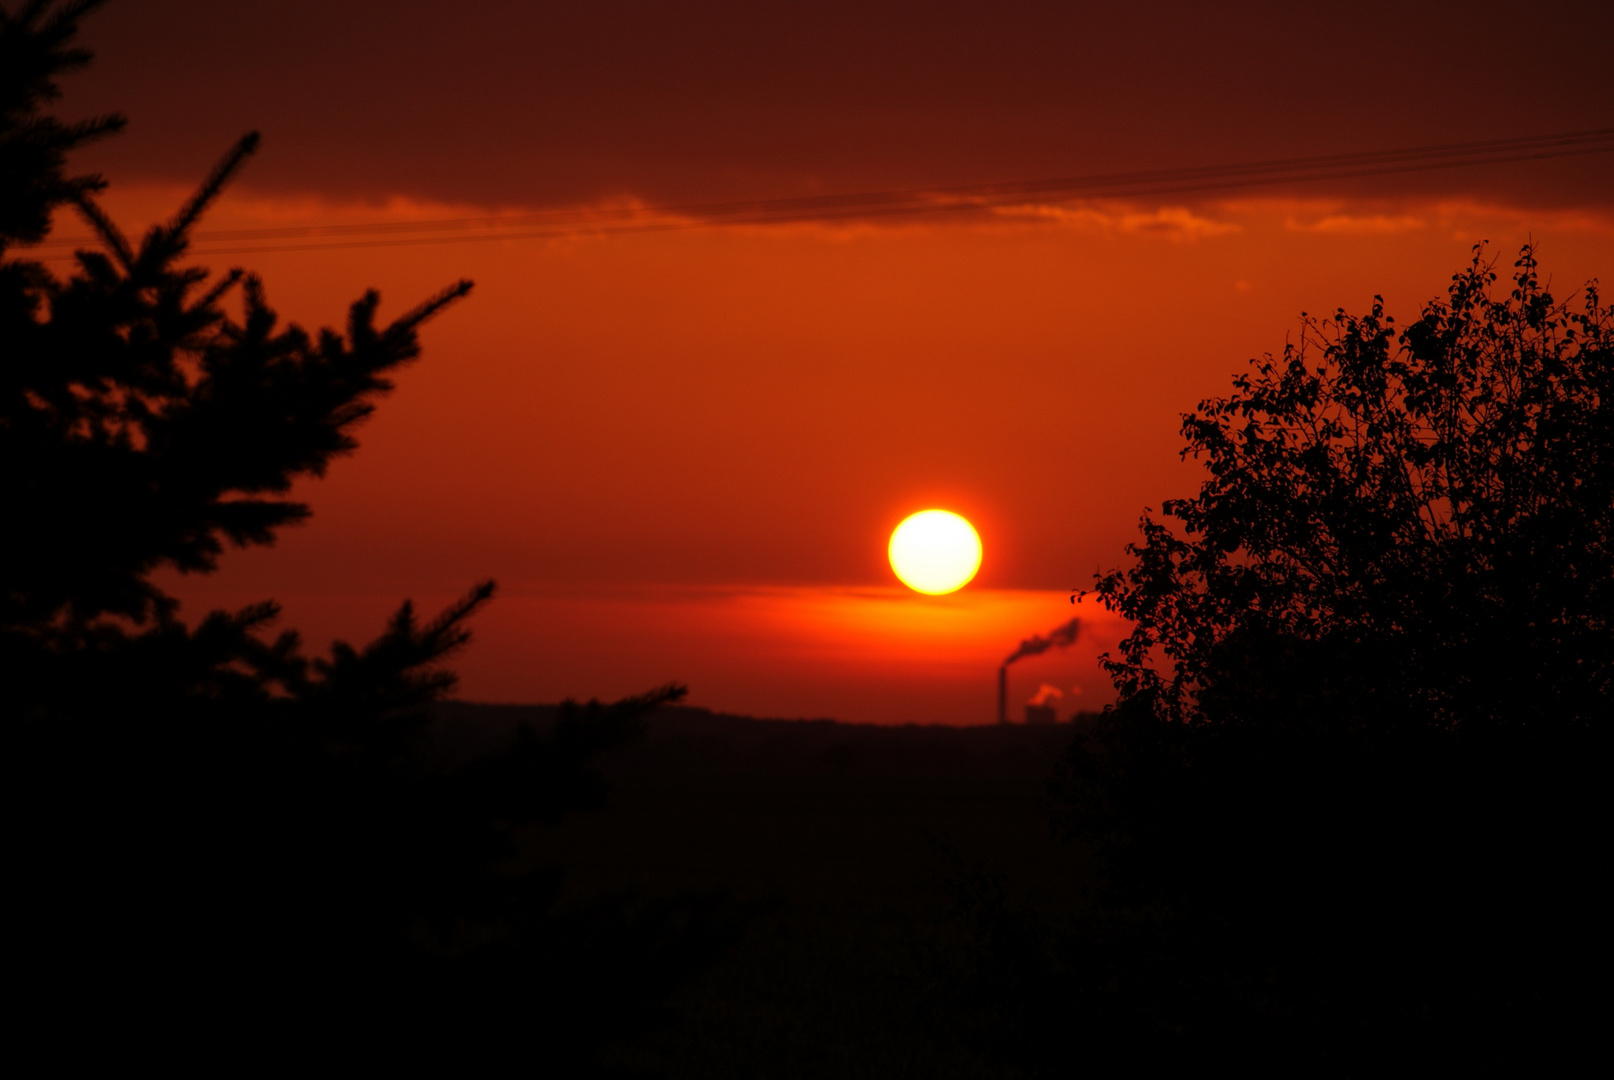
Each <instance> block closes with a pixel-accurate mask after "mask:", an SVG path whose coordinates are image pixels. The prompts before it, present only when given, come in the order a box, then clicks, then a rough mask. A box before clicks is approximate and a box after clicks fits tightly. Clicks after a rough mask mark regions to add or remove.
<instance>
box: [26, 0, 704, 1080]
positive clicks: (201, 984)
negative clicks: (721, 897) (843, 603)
mask: <svg viewBox="0 0 1614 1080" xmlns="http://www.w3.org/2000/svg"><path fill="white" fill-rule="evenodd" d="M95 6H96V4H95V2H94V0H79V2H76V3H67V4H60V5H55V4H52V3H50V2H48V0H34V2H31V3H27V4H25V5H24V6H22V7H21V8H20V9H19V10H17V11H16V12H15V13H7V12H4V11H0V462H3V463H4V465H3V468H0V507H3V511H4V515H5V521H6V524H5V527H4V528H3V529H0V693H3V695H4V701H3V702H0V705H3V708H4V711H5V715H6V737H7V740H8V743H9V750H8V753H7V756H6V757H7V764H8V766H9V767H8V770H7V773H8V777H7V787H8V790H9V792H10V793H11V794H12V796H13V800H14V802H13V812H12V815H11V825H12V833H13V836H12V842H11V844H10V852H11V859H10V864H9V868H8V869H9V872H10V876H11V881H12V887H11V889H10V890H8V892H9V895H10V899H11V902H12V904H13V905H15V906H14V908H13V915H12V919H11V920H10V922H9V923H8V927H9V937H10V943H9V944H10V949H9V953H10V956H11V960H10V965H11V970H12V971H13V974H14V976H15V977H16V980H17V985H27V986H29V987H30V989H29V990H28V991H27V993H28V995H29V999H30V1006H29V1012H28V1019H29V1023H30V1025H31V1026H33V1027H34V1030H35V1031H36V1032H56V1033H57V1036H58V1037H63V1038H67V1039H69V1040H70V1041H69V1044H68V1045H69V1051H70V1052H71V1050H72V1049H73V1048H75V1047H76V1048H82V1049H92V1048H94V1046H95V1044H96V1039H97V1038H98V1037H104V1038H110V1039H113V1040H126V1039H129V1038H136V1037H137V1038H139V1039H144V1040H148V1041H153V1042H156V1043H159V1044H167V1045H168V1047H169V1049H170V1050H171V1051H173V1052H181V1051H182V1050H183V1049H185V1048H189V1049H192V1050H196V1049H200V1048H201V1044H200V1042H199V1040H200V1039H202V1037H203V1036H202V1035H201V1033H200V1032H201V1030H203V1029H205V1030H206V1031H207V1032H211V1033H214V1034H217V1033H223V1032H234V1033H236V1034H238V1035H241V1036H242V1037H243V1038H245V1037H247V1035H248V1034H250V1035H251V1036H252V1037H253V1038H254V1039H256V1040H258V1041H259V1043H260V1044H263V1045H269V1044H271V1043H272V1044H273V1046H275V1047H278V1048H279V1049H282V1050H288V1051H289V1050H290V1049H291V1048H293V1047H296V1046H299V1045H304V1044H305V1042H306V1040H307V1039H308V1038H309V1037H310V1036H311V1035H312V1034H313V1033H315V1032H321V1033H323V1034H325V1035H331V1034H333V1033H339V1034H342V1035H343V1036H344V1037H346V1038H348V1039H349V1040H353V1039H360V1040H363V1039H372V1040H374V1046H375V1047H377V1048H381V1047H390V1048H391V1049H392V1050H393V1051H396V1052H400V1053H409V1054H412V1055H413V1054H419V1053H422V1052H425V1051H429V1050H432V1049H439V1050H441V1049H445V1048H453V1051H454V1053H455V1054H456V1056H457V1059H458V1060H461V1061H464V1060H465V1059H466V1055H467V1054H475V1053H477V1052H482V1051H486V1050H487V1049H488V1048H490V1047H492V1046H497V1045H501V1044H504V1045H506V1046H507V1044H509V1043H510V1042H512V1041H520V1042H522V1043H524V1044H525V1045H528V1046H530V1047H532V1048H533V1050H532V1052H533V1054H534V1055H535V1056H537V1057H540V1058H542V1059H543V1060H544V1061H545V1062H546V1063H547V1064H549V1065H550V1066H552V1067H554V1068H556V1069H558V1070H560V1071H561V1072H565V1073H568V1074H572V1073H579V1072H581V1071H582V1070H584V1069H586V1068H587V1067H588V1066H589V1061H590V1054H591V1052H592V1050H593V1048H594V1047H595V1046H596V1045H597V1044H598V1043H599V1042H600V1041H601V1040H602V1039H604V1038H606V1037H609V1036H612V1035H614V1034H618V1033H620V1032H621V1031H623V1030H625V1027H626V1026H631V1023H632V1022H633V1021H634V1020H635V1018H638V1017H642V1016H643V1015H644V1014H646V1011H647V1010H648V1009H649V1008H651V1007H652V1006H653V1005H654V1003H655V1002H656V1001H657V1000H658V999H659V997H660V996H661V995H663V994H664V993H665V991H666V990H667V988H668V986H669V985H670V984H671V980H672V979H674V978H675V977H676V976H677V975H678V974H679V973H681V972H683V971H685V970H688V968H689V967H690V965H691V964H692V963H694V962H696V961H698V960H699V959H700V958H701V956H702V955H703V950H704V949H705V947H706V945H708V944H710V943H711V942H712V941H713V940H715V939H716V937H717V936H718V934H719V933H720V931H721V926H720V922H721V920H720V919H717V918H716V916H715V915H714V912H715V910H716V909H713V908H711V907H710V906H706V907H701V906H700V905H695V906H693V907H691V906H690V905H688V904H686V905H683V907H682V908H680V907H679V905H677V904H674V905H671V906H670V907H669V906H668V905H665V904H664V905H662V906H661V907H660V908H657V909H655V910H650V909H642V910H640V909H631V908H599V909H595V910H594V911H592V912H591V913H588V914H587V915H586V917H585V916H568V917H565V918H562V917H560V916H557V915H555V914H554V913H553V907H554V901H555V897H556V879H555V877H554V875H552V874H546V873H543V872H538V871H532V870H531V869H530V868H529V869H522V868H521V867H520V866H519V865H516V864H513V863H512V861H511V860H512V857H513V856H515V855H516V854H517V853H518V851H517V847H516V845H515V843H514V841H513V836H514V835H515V830H517V829H519V828H520V827H521V826H523V825H524V824H527V823H535V822H538V823H541V822H546V821H553V820H555V819H556V818H558V817H559V816H560V815H561V814H563V813H565V812H567V811H569V810H572V809H577V808H581V807H586V806H589V805H592V804H595V803H597V802H598V799H599V797H600V788H599V783H598V781H597V779H595V778H594V777H593V776H592V774H591V773H590V772H589V771H588V763H589V761H590V759H591V758H593V757H594V755H596V754H597V753H598V752H599V751H600V750H602V749H604V748H606V747H609V746H611V745H613V744H615V743H618V742H620V741H622V740H623V739H624V738H627V737H628V736H630V735H631V734H633V732H634V731H635V729H636V726H637V725H638V723H639V718H640V717H641V716H642V715H643V714H644V713H645V712H646V711H647V710H649V709H651V708H653V707H655V706H656V705H658V704H660V703H662V702H666V701H671V700H675V699H676V698H678V697H679V696H680V695H681V693H682V689H681V688H679V687H676V686H670V687H667V688H664V689H661V690H658V691H655V692H653V693H650V694H647V695H644V696H643V697H639V698H633V699H629V700H626V701H622V702H618V703H616V704H614V705H610V706H601V705H597V704H590V705H588V706H583V707H580V706H574V705H568V706H566V707H564V708H563V709H562V711H561V715H560V719H559V721H558V723H557V725H556V726H555V728H554V729H553V730H551V731H548V732H545V733H542V734H540V733H538V732H534V731H530V730H524V731H522V732H520V733H518V735H517V736H516V737H515V739H514V741H513V742H511V743H509V744H508V745H506V746H503V747H501V748H499V749H497V750H495V751H493V752H490V753H486V754H483V755H481V756H478V757H476V758H474V759H473V760H471V761H469V762H462V761H459V760H457V759H453V755H448V756H447V757H445V756H444V755H443V754H441V753H434V750H433V747H432V744H431V739H430V731H429V730H428V729H429V724H428V718H429V708H428V707H429V706H430V704H431V702H433V701H434V700H435V699H437V698H438V697H439V696H441V695H442V694H443V693H444V692H445V691H447V690H448V689H449V688H450V687H451V686H452V685H453V682H454V677H453V674H452V673H451V672H449V671H448V670H446V669H444V668H443V667H442V666H441V662H442V661H443V660H444V659H445V658H446V657H448V656H449V655H450V654H451V653H452V652H453V651H454V650H455V649H457V648H458V647H460V646H461V645H463V644H464V643H465V642H466V640H467V638H468V632H467V630H466V629H465V621H466V619H467V618H468V616H470V615H471V613H472V612H474V611H475V610H476V609H477V608H478V607H479V606H480V605H481V604H482V603H484V602H485V601H486V600H487V599H488V598H489V597H490V596H491V595H492V592H493V584H492V582H486V583H483V584H481V585H478V586H477V587H476V588H474V589H473V590H471V592H470V593H468V594H467V595H466V597H465V598H464V599H463V600H461V601H459V602H458V603H456V604H454V605H452V606H451V607H450V608H449V609H448V610H446V611H445V612H443V613H442V614H441V615H440V616H439V617H437V618H436V619H434V620H431V621H428V622H424V623H423V622H421V621H420V620H419V619H417V618H416V616H415V614H414V612H413V610H412V608H411V607H410V605H408V604H405V605H404V606H403V607H402V608H401V609H400V610H399V612H398V613H397V614H396V615H395V616H394V617H393V618H392V620H391V621H390V623H389V624H388V626H387V627H386V631H385V633H384V634H383V635H382V636H381V637H380V638H378V639H377V640H376V641H374V642H372V643H370V644H369V645H367V646H364V647H362V648H354V647H351V646H348V645H344V644H342V643H337V645H336V646H335V648H334V650H333V652H332V654H331V656H330V657H329V658H328V659H322V658H315V659H310V658H308V657H305V656H304V655H303V654H302V652H301V648H300V642H299V640H298V638H297V635H296V634H295V633H294V632H291V631H286V632H283V633H281V634H280V635H279V636H278V637H276V638H273V639H267V638H265V637H264V636H262V634H263V632H264V631H265V629H266V628H267V627H268V625H269V624H270V623H271V622H272V621H273V620H274V618H275V617H276V615H277V609H276V607H275V605H274V604H273V603H267V602H266V603H263V604H259V605H255V606H253V607H249V608H246V609H243V610H241V611H238V612H234V613H227V612H214V613H212V614H210V615H208V616H207V617H206V618H204V619H202V620H201V621H200V622H199V623H198V624H197V625H196V626H195V627H194V628H193V627H190V626H187V625H186V624H185V623H184V622H182V621H180V619H179V618H178V616H177V605H176V603H175V601H174V600H173V598H171V597H170V596H168V595H166V594H165V593H163V591H162V590H161V589H159V588H158V587H157V585H156V584H154V582H153V578H152V574H153V572H154V571H156V570H158V569H159V568H163V567H170V568H177V569H178V570H181V571H186V572H207V571H210V570H212V569H214V567H215V566H216V565H217V562H218V559H219V557H220V556H221V554H222V553H223V552H224V550H225V548H226V547H227V546H231V545H233V546H248V545H255V544H268V543H271V542H272V541H273V539H274V537H275V535H276V533H277V532H278V530H280V529H281V528H283V527H285V526H287V525H290V524H294V523H296V522H298V521H301V520H303V519H304V518H306V517H307V516H308V514H309V510H308V507H307V506H305V505H303V504H301V503H299V502H296V501H294V500H292V499H291V498H289V497H288V494H287V493H288V491H289V490H290V487H291V485H292V482H293V481H294V480H295V479H296V478H298V477H302V476H319V475H321V474H323V472H324V471H325V469H326V468H327V467H328V465H329V464H330V462H331V461H332V459H333V458H335V457H337V456H339V455H341V454H344V453H348V452H351V451H352V450H353V449H354V448H355V446H356V442H355V437H354V432H355V430H356V428H357V427H358V425H359V424H360V423H361V422H362V421H363V420H364V419H365V417H367V416H368V415H369V414H370V412H371V411H372V409H373V408H374V404H375V401H376V399H377V398H378V397H379V396H381V395H382V394H384V393H386V392H387V391H388V390H389V389H391V386H392V384H391V382H390V378H391V376H392V373H393V372H395V371H397V370H398V369H399V368H400V367H402V366H403V365H405V364H407V363H409V362H410V361H412V360H414V359H415V358H416V357H417V356H418V354H419V343H418V340H417V331H418V329H419V327H420V326H421V325H422V324H423V323H424V322H425V321H426V320H428V319H430V318H432V317H433V316H434V315H436V314H437V313H439V312H440V311H442V310H443V309H444V308H446V307H448V306H449V305H451V304H453V303H454V302H455V301H457V300H459V299H460V298H462V297H464V296H465V295H466V294H467V293H468V292H469V291H470V288H471V285H470V283H469V282H466V281H462V282H459V283H457V284H455V285H453V286H450V287H448V288H446V289H444V290H443V291H442V292H441V293H439V294H438V295H436V296H434V297H432V298H431V299H429V300H427V301H426V302H425V303H422V304H420V305H419V306H417V307H415V308H414V309H412V310H410V311H409V312H407V313H405V314H404V315H402V316H400V317H399V318H397V319H394V320H393V321H391V322H389V323H385V324H381V323H378V322H377V312H378V309H379V304H380V301H379V297H378V296H377V295H376V294H375V293H373V292H372V293H368V294H366V295H365V296H364V297H363V298H361V299H360V300H359V301H357V302H356V303H354V304H353V305H352V308H351V310H350V312H349V318H348V324H347V327H346V331H345V333H336V332H334V331H331V330H324V331H321V332H320V333H318V334H309V333H306V332H305V331H303V330H302V329H300V328H298V327H297V326H295V325H292V326H283V325H282V324H281V323H280V322H279V320H278V319H277V317H276V315H275V313H274V311H273V310H271V309H270V308H269V306H268V304H267V301H266V299H265V292H264V289H263V287H262V285H261V284H260V282H259V281H258V279H257V278H256V277H254V276H251V275H247V274H244V273H243V272H242V271H240V270H234V271H231V272H229V273H228V274H226V275H224V276H223V277H221V278H216V279H215V278H212V277H211V276H210V275H209V273H208V272H207V271H206V270H204V269H201V268H199V267H195V266H194V265H190V264H188V263H187V255H188V251H189V245H190V232H191V229H192V228H193V226H194V225H195V224H196V222H197V221H198V220H199V219H200V218H201V216H202V215H203V214H204V212H205V211H206V210H207V209H208V207H209V206H210V205H211V203H212V202H213V201H214V200H215V199H216V198H217V196H218V194H219V192H220V191H221V190H222V188H223V187H224V185H225V184H226V182H227V181H228V180H229V179H230V178H231V177H232V176H233V175H234V174H235V173H236V171H237V170H238V169H239V168H240V167H241V165H242V164H243V163H244V162H245V161H246V159H247V158H248V157H249V155H251V154H252V152H253V151H254V149H255V148H256V146H257V143H258V138H257V136H256V135H249V136H247V137H246V138H244V139H242V140H241V142H240V143H239V144H237V145H236V147H235V148H234V149H233V150H232V151H231V152H230V153H229V154H228V155H226V157H225V158H224V160H223V162H222V163H221V164H220V165H219V166H218V168H216V169H215V170H214V171H213V173H212V175H210V176H209V177H208V178H207V180H206V182H205V183H204V184H203V185H202V186H201V188H200V189H199V190H198V192H197V193H196V195H195V196H194V197H192V198H191V199H190V201H189V202H187V203H186V204H185V205H184V207H183V208H181V210H180V211H179V213H178V214H176V215H175V217H174V218H173V219H172V220H170V221H169V222H167V223H165V224H163V225H159V226H156V227H154V228H152V229H150V230H149V231H148V232H147V233H146V234H145V235H144V236H143V237H142V238H140V240H139V241H138V242H137V241H134V240H131V239H130V238H128V237H126V236H125V235H124V234H123V233H122V232H121V231H120V230H119V229H118V228H117V227H116V225H115V224H114V223H113V222H112V221H111V220H110V218H109V217H108V216H107V215H106V214H105V213H104V212H103V211H102V210H101V209H100V207H99V206H98V204H97V203H96V201H95V195H96V193H97V192H98V191H100V190H101V189H102V188H104V187H105V181H104V180H102V179H101V178H100V177H98V176H70V175H68V173H67V171H66V156H67V154H68V153H69V152H70V151H72V150H73V149H75V148H77V147H79V146H81V145H83V144H84V143H86V142H88V141H89V140H92V139H95V138H100V137H102V136H105V135H109V134H111V133H113V132H116V131H118V130H119V129H120V128H121V127H122V126H123V120H122V118H121V117H117V116H108V117H102V118H99V119H95V120H90V121H86V122H83V123H78V124H66V123H63V122H60V121H58V120H56V119H54V118H53V117H51V116H48V115H46V114H44V112H43V111H42V110H43V109H44V107H45V106H46V105H47V104H48V103H49V102H51V101H52V100H54V99H55V98H57V97H58V88H57V85H56V79H57V78H58V76H59V75H60V74H61V73H62V72H65V71H68V70H71V69H72V68H75V67H79V66H82V65H83V64H84V63H86V62H87V61H88V59H89V55H88V53H86V52H85V51H83V50H82V49H79V48H77V47H75V46H74V45H73V39H74V34H75V32H76V29H77V22H78V20H79V18H80V17H81V16H82V15H83V14H84V13H86V12H87V11H89V10H90V9H91V8H93V7H95ZM66 206H71V207H73V208H75V209H76V210H77V211H78V212H79V214H80V215H82V216H83V217H84V218H85V219H86V220H87V221H88V222H89V223H90V225H91V226H92V227H93V229H94V231H95V233H96V235H97V237H98V238H99V241H100V243H101V250H95V251H80V252H78V254H77V256H76V262H77V265H76V268H75V270H74V271H73V272H72V273H71V274H70V276H68V277H66V278H61V277H58V276H56V275H55V274H53V273H51V272H50V271H49V270H48V269H47V268H46V267H45V266H44V265H43V264H42V263H40V262H38V261H32V260H29V259H27V258H26V257H18V249H26V247H27V246H28V245H30V244H34V243H37V242H38V241H40V240H42V239H43V238H44V237H45V236H46V234H47V232H48V229H49V227H50V223H51V219H52V214H53V213H54V212H55V211H57V210H58V209H59V208H62V207H66ZM236 290H239V294H240V298H241V304H242V312H243V313H242V315H241V316H240V317H239V319H237V318H235V317H232V316H231V315H230V314H229V313H228V312H227V310H226V307H225V301H226V299H227V298H228V297H229V296H231V295H233V294H234V293H235V291H236ZM451 759H453V760H451ZM674 909H677V910H674ZM636 912H637V913H636ZM568 919H570V921H567V920H568ZM579 919H582V921H581V922H579V921H578V920H579ZM675 924H676V927H677V929H669V928H672V927H674V926H675ZM64 1032H66V1033H68V1034H63V1033H64ZM97 1033H99V1035H98V1034H97ZM264 1040H268V1043H265V1042H264Z"/></svg>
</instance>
